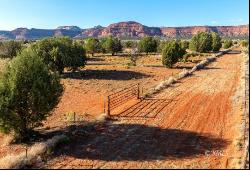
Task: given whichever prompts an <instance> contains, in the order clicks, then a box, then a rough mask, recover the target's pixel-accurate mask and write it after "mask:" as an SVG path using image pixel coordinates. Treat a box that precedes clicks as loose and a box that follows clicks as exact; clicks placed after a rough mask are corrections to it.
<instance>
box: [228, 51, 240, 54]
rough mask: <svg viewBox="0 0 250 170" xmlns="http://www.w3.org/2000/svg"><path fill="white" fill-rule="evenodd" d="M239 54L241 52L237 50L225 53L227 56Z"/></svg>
mask: <svg viewBox="0 0 250 170" xmlns="http://www.w3.org/2000/svg"><path fill="white" fill-rule="evenodd" d="M240 53H241V51H239V50H233V51H229V52H227V54H240Z"/></svg>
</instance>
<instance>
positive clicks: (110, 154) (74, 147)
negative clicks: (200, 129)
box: [52, 124, 228, 161]
mask: <svg viewBox="0 0 250 170" xmlns="http://www.w3.org/2000/svg"><path fill="white" fill-rule="evenodd" d="M69 128H71V131H72V129H74V130H73V131H74V132H73V133H70V134H71V141H70V143H69V144H67V145H64V146H62V147H61V148H60V149H57V150H56V151H55V152H54V154H53V155H52V158H53V157H57V156H60V155H68V156H70V157H74V158H77V159H89V160H103V161H124V160H125V161H126V160H127V161H142V160H143V161H149V160H161V159H164V160H165V159H171V160H174V159H182V158H194V157H196V156H199V155H205V154H206V152H207V151H212V150H221V149H223V148H225V147H226V146H227V144H228V141H225V140H223V139H220V138H215V137H212V136H211V135H209V134H198V133H196V132H191V131H185V130H179V129H162V128H158V127H153V126H146V125H141V124H102V125H98V124H97V125H93V126H91V127H90V126H87V127H86V126H81V125H78V126H74V127H69ZM69 128H67V130H66V131H69V130H68V129H69ZM77 129H78V130H77ZM72 134H74V135H72Z"/></svg>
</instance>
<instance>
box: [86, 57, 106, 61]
mask: <svg viewBox="0 0 250 170" xmlns="http://www.w3.org/2000/svg"><path fill="white" fill-rule="evenodd" d="M87 61H104V59H103V58H101V57H88V58H87Z"/></svg>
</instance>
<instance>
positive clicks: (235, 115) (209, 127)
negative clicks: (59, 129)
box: [39, 51, 243, 168]
mask: <svg viewBox="0 0 250 170" xmlns="http://www.w3.org/2000/svg"><path fill="white" fill-rule="evenodd" d="M242 62H243V59H242V56H241V55H240V54H239V53H238V52H237V51H235V52H233V53H230V54H227V55H224V56H222V57H221V58H219V59H218V60H217V61H216V62H214V63H212V64H211V65H209V66H208V67H207V68H206V69H205V70H202V71H198V72H195V73H194V75H193V76H191V77H189V78H185V79H183V80H182V81H181V82H179V83H177V84H175V85H173V86H172V87H171V88H167V89H166V90H164V91H162V92H161V93H159V94H157V95H155V96H153V98H149V99H146V100H143V101H136V102H135V103H134V105H132V107H131V108H130V109H127V110H125V111H124V110H123V111H122V110H121V112H120V114H119V115H117V116H116V119H115V121H110V122H107V123H105V124H101V125H96V126H95V128H94V131H91V132H90V133H87V134H88V135H87V136H85V135H81V134H80V133H79V134H75V135H76V136H75V138H74V140H73V141H72V142H71V143H69V144H68V145H66V146H64V147H63V148H62V149H59V150H56V151H55V153H54V154H53V155H52V156H51V158H50V160H49V161H48V162H47V163H46V164H44V165H40V166H39V167H45V168H178V167H179V168H229V167H235V166H236V164H237V162H236V161H235V160H234V159H233V158H238V157H239V156H240V155H241V152H240V151H239V150H238V147H237V144H236V143H235V142H236V138H237V137H238V135H239V133H240V130H241V129H240V125H241V119H242V113H241V112H242V109H241V107H242V105H241V103H240V102H236V100H234V98H233V97H234V96H235V95H236V90H237V88H238V86H239V85H240V83H241V82H240V77H241V66H242ZM162 106H164V107H163V108H162ZM158 107H161V108H162V109H160V111H159V112H156V110H158V109H157V108H158ZM59 108H60V107H59ZM59 108H58V109H59Z"/></svg>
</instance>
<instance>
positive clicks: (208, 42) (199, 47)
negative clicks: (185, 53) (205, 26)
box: [189, 32, 213, 53]
mask: <svg viewBox="0 0 250 170" xmlns="http://www.w3.org/2000/svg"><path fill="white" fill-rule="evenodd" d="M212 41H213V38H212V35H211V34H210V33H207V32H199V33H198V34H196V35H194V36H193V37H192V39H191V41H190V45H189V48H190V49H191V50H192V51H196V52H200V53H206V52H209V51H211V50H212V43H213V42H212Z"/></svg>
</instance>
